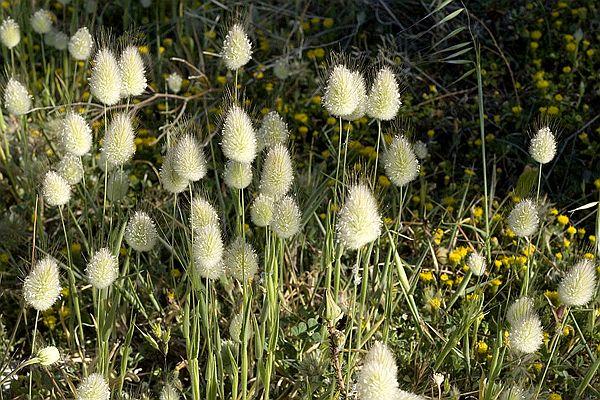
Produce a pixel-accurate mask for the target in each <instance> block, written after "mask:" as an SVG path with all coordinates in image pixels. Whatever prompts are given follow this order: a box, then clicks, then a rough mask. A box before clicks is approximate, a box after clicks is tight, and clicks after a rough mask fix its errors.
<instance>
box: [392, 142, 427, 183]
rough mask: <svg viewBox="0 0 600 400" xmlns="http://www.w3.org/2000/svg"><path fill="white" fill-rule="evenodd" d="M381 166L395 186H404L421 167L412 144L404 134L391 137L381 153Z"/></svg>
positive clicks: (415, 175) (414, 176) (413, 177)
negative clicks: (390, 140) (384, 150)
mask: <svg viewBox="0 0 600 400" xmlns="http://www.w3.org/2000/svg"><path fill="white" fill-rule="evenodd" d="M383 167H384V169H385V173H386V174H387V176H388V178H390V181H392V183H393V184H394V185H396V186H404V185H407V184H408V183H410V182H411V181H413V180H414V179H415V178H416V177H417V176H418V175H419V170H420V169H421V166H420V165H419V160H417V156H416V155H415V152H414V151H413V148H412V145H411V144H410V142H409V141H408V139H406V138H405V137H404V136H396V137H394V139H392V143H391V144H390V145H389V147H388V150H387V151H386V152H385V153H384V154H383Z"/></svg>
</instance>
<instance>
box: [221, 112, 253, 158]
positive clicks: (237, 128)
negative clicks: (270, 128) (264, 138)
mask: <svg viewBox="0 0 600 400" xmlns="http://www.w3.org/2000/svg"><path fill="white" fill-rule="evenodd" d="M221 147H222V149H223V154H225V157H227V158H229V159H230V160H234V161H237V162H240V163H246V164H250V163H251V162H252V161H254V158H255V157H256V151H257V148H256V147H257V145H256V133H255V132H254V128H253V127H252V121H251V120H250V117H249V116H248V114H246V111H244V109H242V108H241V107H239V106H238V105H233V106H231V108H230V109H229V111H228V112H227V116H226V117H225V123H224V125H223V137H222V141H221Z"/></svg>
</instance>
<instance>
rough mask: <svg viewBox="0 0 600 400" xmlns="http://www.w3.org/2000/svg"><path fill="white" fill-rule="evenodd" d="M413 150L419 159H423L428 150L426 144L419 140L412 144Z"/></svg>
mask: <svg viewBox="0 0 600 400" xmlns="http://www.w3.org/2000/svg"><path fill="white" fill-rule="evenodd" d="M413 150H414V151H415V155H416V156H417V158H418V159H419V160H424V159H426V158H427V156H428V155H429V150H427V145H426V144H425V143H423V142H422V141H420V140H417V141H416V142H415V144H414V145H413Z"/></svg>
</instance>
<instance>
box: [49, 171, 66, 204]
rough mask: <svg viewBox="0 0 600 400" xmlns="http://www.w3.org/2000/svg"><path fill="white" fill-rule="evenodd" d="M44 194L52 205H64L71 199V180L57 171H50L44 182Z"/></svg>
mask: <svg viewBox="0 0 600 400" xmlns="http://www.w3.org/2000/svg"><path fill="white" fill-rule="evenodd" d="M42 195H43V196H44V200H46V203H48V205H50V206H64V205H65V204H67V203H68V202H69V200H70V199H71V186H69V182H67V180H66V179H65V178H63V177H62V176H60V175H59V174H58V173H57V172H55V171H48V172H47V173H46V176H45V177H44V183H43V184H42Z"/></svg>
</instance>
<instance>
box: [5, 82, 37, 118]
mask: <svg viewBox="0 0 600 400" xmlns="http://www.w3.org/2000/svg"><path fill="white" fill-rule="evenodd" d="M4 106H5V107H6V109H7V110H8V112H9V113H11V114H13V115H23V114H26V113H27V112H28V111H29V110H30V109H31V96H30V95H29V93H28V92H27V88H26V87H25V86H24V85H23V84H22V83H21V82H19V81H18V80H16V79H15V78H10V79H9V80H8V83H7V84H6V87H5V88H4Z"/></svg>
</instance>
